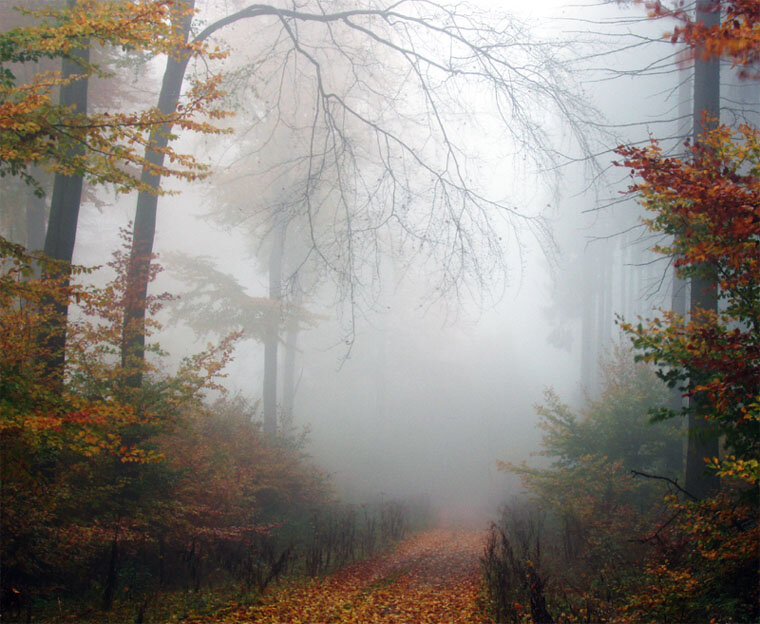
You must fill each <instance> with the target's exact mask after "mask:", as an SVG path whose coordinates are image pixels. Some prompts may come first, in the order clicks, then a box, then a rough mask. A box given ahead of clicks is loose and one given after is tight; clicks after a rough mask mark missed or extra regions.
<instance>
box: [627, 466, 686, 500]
mask: <svg viewBox="0 0 760 624" xmlns="http://www.w3.org/2000/svg"><path fill="white" fill-rule="evenodd" d="M631 472H632V473H633V474H634V475H635V476H639V477H646V478H647V479H659V480H660V481H667V482H668V483H670V484H671V485H673V486H674V487H675V488H676V489H677V490H678V491H679V492H683V493H684V494H686V496H688V497H689V498H690V499H691V500H694V501H695V500H699V499H698V498H697V497H696V496H694V494H692V493H691V492H687V491H686V490H684V489H683V488H682V487H681V486H680V485H678V481H674V480H673V479H669V478H668V477H663V476H660V475H650V474H647V473H646V472H640V471H638V470H631Z"/></svg>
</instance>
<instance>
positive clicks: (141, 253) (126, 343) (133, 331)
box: [121, 1, 195, 388]
mask: <svg viewBox="0 0 760 624" xmlns="http://www.w3.org/2000/svg"><path fill="white" fill-rule="evenodd" d="M186 5H189V6H187V8H188V9H192V8H193V7H194V6H195V2H194V1H193V2H188V3H186ZM180 19H181V20H182V23H181V28H182V32H183V33H184V38H185V40H187V38H188V37H189V35H190V24H191V22H192V13H189V14H185V15H183V16H182V17H181V18H180ZM188 60H189V57H188V56H187V55H183V56H181V57H179V58H174V57H169V58H168V59H167V61H166V70H165V71H164V78H163V81H162V83H161V93H160V94H159V96H158V108H159V110H160V111H161V112H162V113H163V114H165V115H168V114H170V113H173V112H174V111H175V110H176V109H177V104H178V103H179V96H180V93H181V91H182V82H183V80H184V78H185V71H186V69H187V63H188ZM170 131H171V127H170V125H169V124H162V125H161V126H160V127H159V128H157V129H155V130H153V131H152V132H151V135H150V145H151V147H150V148H149V149H148V150H147V153H146V158H147V160H148V163H149V165H148V166H145V167H143V170H142V174H141V176H140V180H141V181H142V182H144V183H145V184H148V185H149V186H150V187H151V188H153V189H156V191H157V190H158V187H159V184H160V182H161V176H160V175H157V174H156V173H154V172H153V170H152V168H151V167H161V166H162V165H163V164H164V154H163V151H162V150H163V148H165V147H166V146H167V145H168V144H169V136H168V135H169V132H170ZM157 206H158V195H157V194H156V193H155V192H154V193H149V192H146V191H141V192H140V193H139V194H138V196H137V209H136V211H135V222H134V231H133V235H132V249H131V252H130V258H129V267H128V269H127V301H126V309H125V311H124V325H123V328H122V349H121V363H122V366H123V367H124V368H129V369H131V370H132V371H133V374H132V375H131V376H130V378H129V383H130V385H131V386H133V387H135V388H137V387H139V386H141V385H142V371H143V364H144V361H145V307H146V298H147V295H148V283H149V281H150V261H151V256H152V254H153V241H154V239H155V235H156V208H157Z"/></svg>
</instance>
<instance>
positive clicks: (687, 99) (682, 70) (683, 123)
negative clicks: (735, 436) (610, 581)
mask: <svg viewBox="0 0 760 624" xmlns="http://www.w3.org/2000/svg"><path fill="white" fill-rule="evenodd" d="M676 63H677V64H678V68H679V69H678V117H679V122H678V136H679V137H681V140H682V141H685V140H686V139H687V138H688V137H689V136H690V135H691V134H693V127H692V126H693V122H694V115H693V110H692V105H693V97H692V96H693V93H694V87H693V86H692V78H693V77H692V76H691V75H690V72H691V71H692V70H693V69H694V68H693V63H692V61H691V59H690V58H689V56H688V48H684V49H683V50H681V51H680V52H679V53H678V54H677V56H676ZM674 260H675V258H674ZM688 286H689V285H688V282H687V281H686V280H684V279H681V278H680V277H679V276H678V273H677V272H676V270H675V268H674V269H673V277H672V282H671V292H670V309H671V310H672V311H673V312H675V313H676V314H678V316H680V317H681V318H684V317H685V316H686V304H687V295H688ZM668 407H669V408H670V409H671V410H673V412H674V413H675V414H678V415H680V414H681V412H682V410H683V407H684V402H683V388H679V387H678V386H676V387H675V388H672V389H671V390H670V401H669V405H668ZM684 457H685V452H684V448H683V447H682V448H681V450H680V453H678V454H674V455H673V456H672V457H670V456H669V457H668V458H666V469H667V471H668V473H669V475H668V476H670V477H671V478H682V477H683V475H684Z"/></svg>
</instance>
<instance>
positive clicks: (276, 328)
mask: <svg viewBox="0 0 760 624" xmlns="http://www.w3.org/2000/svg"><path fill="white" fill-rule="evenodd" d="M287 227H288V226H287V224H286V223H280V224H278V225H276V226H275V228H274V231H273V232H272V236H273V240H272V249H271V251H270V253H269V299H270V302H271V309H270V310H269V313H268V317H269V318H268V319H267V326H266V334H265V337H264V391H263V395H264V396H263V399H264V433H265V434H266V435H267V436H269V437H274V436H275V435H277V350H278V347H279V342H280V302H281V301H282V256H283V251H284V249H285V232H286V230H287Z"/></svg>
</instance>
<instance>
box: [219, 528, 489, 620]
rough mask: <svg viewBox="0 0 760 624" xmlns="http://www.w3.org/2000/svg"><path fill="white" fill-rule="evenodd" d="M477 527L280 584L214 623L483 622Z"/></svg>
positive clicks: (442, 532)
mask: <svg viewBox="0 0 760 624" xmlns="http://www.w3.org/2000/svg"><path fill="white" fill-rule="evenodd" d="M483 541H484V534H483V532H482V531H470V530H463V529H434V530H431V531H427V532H425V533H421V534H418V535H415V536H413V537H411V538H408V539H407V540H405V541H403V542H401V543H400V544H399V545H398V546H397V547H396V548H395V549H394V550H393V551H392V552H390V553H387V554H385V555H383V556H381V557H377V558H374V559H370V560H367V561H362V562H358V563H356V564H353V565H351V566H349V567H347V568H346V569H344V570H342V571H340V572H338V573H336V574H333V575H330V576H327V577H323V578H316V579H312V580H310V581H308V582H306V583H302V584H300V585H293V586H290V587H283V588H279V589H278V590H276V591H274V592H272V594H271V595H269V596H267V597H265V599H264V601H263V602H262V603H261V604H259V605H256V606H254V607H245V608H238V609H236V610H234V611H230V612H227V613H225V614H224V617H223V618H220V620H217V621H223V622H236V623H240V624H254V623H255V624H259V623H261V624H264V623H266V624H275V623H283V624H284V623H286V622H287V623H294V624H296V623H304V624H306V623H308V624H317V623H327V622H356V623H362V624H363V623H367V622H404V623H415V624H416V623H422V622H429V623H435V624H444V623H451V624H454V623H460V622H461V623H468V624H478V623H481V622H482V623H485V622H488V621H489V620H488V618H487V617H486V616H485V615H484V614H483V613H482V611H481V609H480V607H479V601H478V598H479V590H480V579H479V563H478V558H479V557H480V555H481V552H482V549H483Z"/></svg>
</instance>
